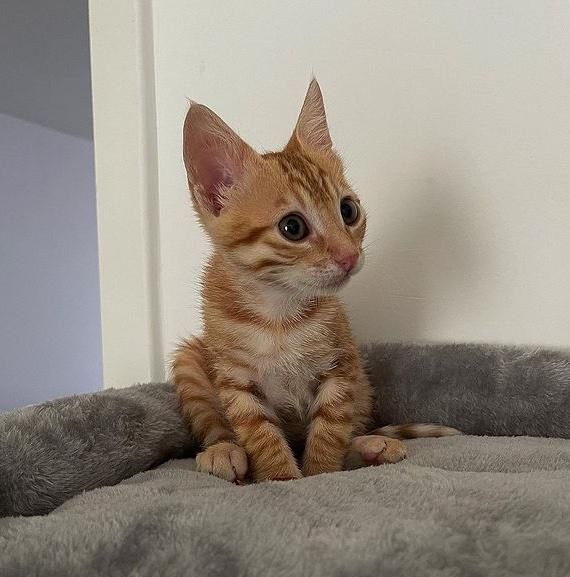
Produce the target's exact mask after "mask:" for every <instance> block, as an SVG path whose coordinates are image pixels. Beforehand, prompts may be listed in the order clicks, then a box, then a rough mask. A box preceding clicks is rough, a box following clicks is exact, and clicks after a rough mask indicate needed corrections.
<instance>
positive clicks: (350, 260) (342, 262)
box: [335, 252, 358, 273]
mask: <svg viewBox="0 0 570 577" xmlns="http://www.w3.org/2000/svg"><path fill="white" fill-rule="evenodd" d="M335 262H336V264H338V266H340V268H342V269H343V270H344V272H347V273H348V272H350V271H351V270H352V269H353V268H354V267H355V266H356V263H357V262H358V253H357V252H354V253H350V254H344V255H341V256H338V257H336V258H335Z"/></svg>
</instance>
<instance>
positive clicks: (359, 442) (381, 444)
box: [352, 435, 407, 465]
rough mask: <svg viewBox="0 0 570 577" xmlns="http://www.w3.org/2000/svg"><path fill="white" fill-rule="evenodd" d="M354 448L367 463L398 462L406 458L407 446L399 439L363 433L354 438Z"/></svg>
mask: <svg viewBox="0 0 570 577" xmlns="http://www.w3.org/2000/svg"><path fill="white" fill-rule="evenodd" d="M352 449H353V450H354V451H356V452H357V453H358V454H359V455H360V457H361V458H362V460H363V461H364V462H365V463H366V464H367V465H383V464H386V463H397V462H398V461H401V460H402V459H405V458H406V454H407V453H406V447H405V445H404V443H402V441H400V440H398V439H390V438H389V437H381V436H380V435H362V436H361V437H354V439H352Z"/></svg>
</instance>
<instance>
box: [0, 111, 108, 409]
mask: <svg viewBox="0 0 570 577" xmlns="http://www.w3.org/2000/svg"><path fill="white" fill-rule="evenodd" d="M93 173H94V170H93V143H92V142H90V141H87V140H84V139H82V138H77V137H74V136H69V135H67V134H62V133H60V132H56V131H54V130H51V129H49V128H44V127H41V126H38V125H36V124H32V123H29V122H25V121H23V120H20V119H17V118H12V117H10V116H6V115H4V114H0V412H1V411H4V410H8V409H12V408H14V407H18V406H21V405H27V404H32V403H38V402H41V401H45V400H48V399H53V398H56V397H62V396H65V395H71V394H77V393H83V392H88V391H94V390H97V389H100V388H101V386H102V367H101V325H100V309H99V282H98V281H99V279H98V274H97V231H96V223H95V182H94V174H93Z"/></svg>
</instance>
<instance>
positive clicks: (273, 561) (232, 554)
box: [0, 345, 570, 577]
mask: <svg viewBox="0 0 570 577" xmlns="http://www.w3.org/2000/svg"><path fill="white" fill-rule="evenodd" d="M365 352H366V354H367V357H368V362H369V367H370V374H371V378H372V381H373V383H374V384H375V386H376V391H377V406H376V415H375V416H376V420H377V424H379V425H381V424H387V423H401V422H409V421H415V422H418V421H431V422H437V423H443V424H446V425H450V426H455V427H457V428H460V429H462V430H463V431H464V432H466V433H468V434H469V435H468V436H464V437H450V438H443V439H424V440H415V441H408V442H407V444H408V448H409V458H408V459H407V460H405V461H403V462H402V463H399V464H397V465H389V466H382V467H373V468H367V469H361V470H358V471H347V472H343V473H336V474H332V475H320V476H317V477H311V478H307V479H301V480H299V481H293V482H286V483H278V482H277V483H276V482H273V483H263V484H259V485H249V486H244V487H237V486H234V485H231V484H229V483H226V482H224V481H222V480H220V479H216V478H214V477H209V476H207V475H203V474H199V473H196V472H195V471H194V470H193V468H194V461H193V459H191V458H188V459H184V460H169V459H172V458H174V457H176V458H180V457H184V456H186V457H189V456H191V455H192V454H193V451H195V447H194V444H193V442H192V439H191V437H190V435H189V434H188V433H187V431H186V429H185V427H184V426H183V424H182V422H181V420H180V417H179V415H178V413H177V407H176V397H175V394H174V392H173V390H172V388H171V387H170V385H167V384H151V385H139V386H135V387H131V388H128V389H121V390H109V391H104V392H102V393H97V394H94V395H83V396H79V397H70V398H67V399H60V400H56V401H52V402H49V403H45V404H42V405H38V406H35V407H28V408H25V409H21V410H18V411H14V412H12V413H6V414H3V415H0V515H3V516H5V518H3V519H0V575H2V577H12V576H14V577H15V576H20V575H21V576H26V577H27V576H30V575H38V576H40V575H41V576H43V575H46V576H54V577H55V576H58V577H59V576H62V575H81V576H82V577H89V576H92V575H93V576H95V575H105V576H110V575H112V576H114V575H117V576H123V575H149V576H150V575H161V576H165V577H167V576H170V575H173V576H174V575H200V576H204V577H207V576H210V575H216V576H217V575H220V576H222V575H224V576H225V575H232V574H236V575H259V576H260V577H261V576H263V577H271V576H274V575H275V576H279V575H283V576H289V575H315V576H317V575H318V576H320V575H322V576H332V575H334V576H337V575H338V576H344V575H346V576H347V577H356V576H358V577H361V576H362V577H364V576H367V575H370V576H377V575H383V576H392V575H394V576H396V575H402V576H406V577H413V576H416V575H417V576H421V577H427V576H431V575H438V576H439V575H441V576H450V577H451V576H455V575H457V576H460V575H469V576H471V575H473V576H475V575H481V576H490V575H492V576H503V575H504V576H507V575H509V576H511V575H512V576H517V577H523V576H527V575H528V576H529V577H530V576H532V577H538V576H541V577H542V576H544V577H546V576H561V577H562V576H565V577H567V576H568V575H570V496H569V495H570V491H569V490H568V488H569V487H570V440H567V439H569V438H570V354H568V353H565V352H557V351H541V350H528V349H515V348H506V347H490V346H469V345H441V346H440V345H438V346H421V345H371V346H369V347H366V349H365ZM471 435H492V436H478V437H475V436H471ZM512 435H520V436H519V437H512ZM524 435H526V436H524ZM533 437H535V438H533ZM537 437H543V438H537ZM545 437H550V438H545ZM165 461H167V462H165ZM161 463H164V464H162V465H160V464H161ZM133 475H134V476H133ZM19 515H20V516H19ZM21 515H26V516H21Z"/></svg>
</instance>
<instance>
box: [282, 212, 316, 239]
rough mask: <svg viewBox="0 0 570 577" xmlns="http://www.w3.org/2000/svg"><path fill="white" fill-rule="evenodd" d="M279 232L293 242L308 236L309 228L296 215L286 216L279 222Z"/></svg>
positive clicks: (301, 218)
mask: <svg viewBox="0 0 570 577" xmlns="http://www.w3.org/2000/svg"><path fill="white" fill-rule="evenodd" d="M279 231H280V232H281V234H282V235H283V236H284V237H285V238H286V239H287V240H292V241H294V242H296V241H299V240H303V239H304V238H305V237H306V236H307V235H308V234H309V227H308V226H307V223H306V222H305V221H304V220H303V217H301V216H299V215H298V214H288V215H287V216H285V217H283V218H282V219H281V221H280V222H279Z"/></svg>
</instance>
